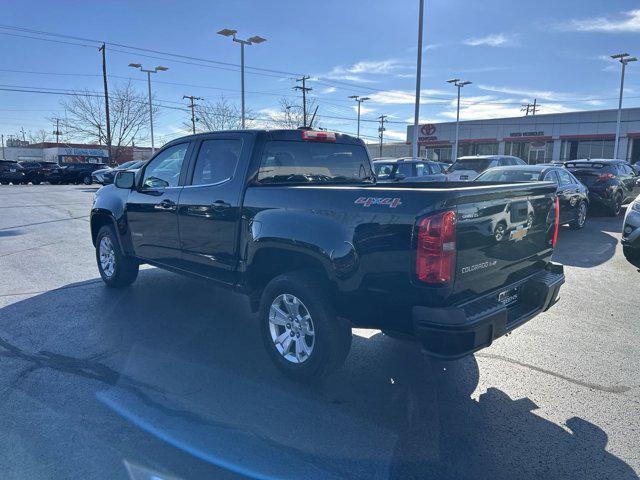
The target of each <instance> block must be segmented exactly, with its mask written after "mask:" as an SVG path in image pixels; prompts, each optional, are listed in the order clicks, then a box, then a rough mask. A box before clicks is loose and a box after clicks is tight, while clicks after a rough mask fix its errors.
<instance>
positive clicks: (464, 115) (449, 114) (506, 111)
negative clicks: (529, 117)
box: [439, 97, 573, 120]
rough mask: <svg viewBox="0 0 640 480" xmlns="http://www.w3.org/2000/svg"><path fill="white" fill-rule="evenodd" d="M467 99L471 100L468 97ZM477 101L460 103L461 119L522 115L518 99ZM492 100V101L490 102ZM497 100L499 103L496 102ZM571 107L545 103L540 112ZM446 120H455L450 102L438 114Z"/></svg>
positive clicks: (560, 110)
mask: <svg viewBox="0 0 640 480" xmlns="http://www.w3.org/2000/svg"><path fill="white" fill-rule="evenodd" d="M468 100H473V98H470V99H468ZM476 101H477V103H473V102H469V103H466V104H465V103H463V104H461V105H460V119H461V120H484V119H490V118H509V117H521V116H522V115H523V113H522V110H521V109H520V108H521V107H520V105H519V104H518V101H517V100H515V99H501V100H496V99H493V100H491V97H489V98H487V97H478V98H477V99H476ZM491 101H493V102H494V103H491ZM496 102H499V103H496ZM572 110H573V109H570V108H567V107H565V106H564V105H561V104H558V103H545V104H544V105H542V107H541V110H540V113H562V112H570V111H572ZM439 115H440V116H441V117H443V118H445V119H447V120H455V118H456V106H455V104H454V103H453V102H452V104H451V106H450V107H449V109H447V110H445V111H443V112H441V113H440V114H439Z"/></svg>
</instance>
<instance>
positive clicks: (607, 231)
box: [553, 212, 624, 268]
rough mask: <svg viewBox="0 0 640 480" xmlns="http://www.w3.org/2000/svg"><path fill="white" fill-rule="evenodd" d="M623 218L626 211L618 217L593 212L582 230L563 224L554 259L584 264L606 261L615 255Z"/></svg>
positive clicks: (596, 263)
mask: <svg viewBox="0 0 640 480" xmlns="http://www.w3.org/2000/svg"><path fill="white" fill-rule="evenodd" d="M623 222H624V212H623V213H621V214H620V215H618V216H617V217H615V218H614V217H605V216H589V218H588V219H587V223H586V225H585V226H584V228H582V229H581V230H571V229H570V228H568V227H562V228H561V229H560V232H559V235H558V244H557V246H556V250H555V252H554V254H553V260H555V261H556V262H560V263H562V264H563V265H568V266H572V267H580V268H591V267H597V266H598V265H602V264H603V263H605V262H607V261H609V260H610V259H611V258H612V257H613V256H614V255H615V252H616V247H617V245H618V244H619V243H620V240H619V236H620V234H621V233H622V224H623Z"/></svg>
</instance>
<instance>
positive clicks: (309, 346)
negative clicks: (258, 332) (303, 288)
mask: <svg viewBox="0 0 640 480" xmlns="http://www.w3.org/2000/svg"><path fill="white" fill-rule="evenodd" d="M269 332H270V333H271V340H272V341H273V344H274V346H275V348H276V350H277V351H278V353H280V355H282V357H283V358H284V359H285V360H287V361H289V362H291V363H298V364H299V363H303V362H306V361H307V360H308V359H309V357H310V356H311V354H312V353H313V347H314V345H315V328H314V325H313V320H312V319H311V314H310V313H309V310H308V309H307V307H306V306H305V305H304V303H302V301H301V300H300V299H299V298H298V297H296V296H295V295H292V294H290V293H283V294H281V295H278V296H277V297H276V298H275V299H274V300H273V302H272V303H271V307H270V308H269Z"/></svg>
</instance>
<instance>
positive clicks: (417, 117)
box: [411, 0, 424, 158]
mask: <svg viewBox="0 0 640 480" xmlns="http://www.w3.org/2000/svg"><path fill="white" fill-rule="evenodd" d="M423 17H424V0H420V9H419V13H418V60H417V62H416V106H415V113H414V117H413V138H412V139H411V143H412V149H411V150H412V156H413V158H418V153H419V151H418V127H419V125H418V124H419V123H420V80H421V78H422V29H423V23H424V21H423Z"/></svg>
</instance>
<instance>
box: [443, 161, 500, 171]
mask: <svg viewBox="0 0 640 480" xmlns="http://www.w3.org/2000/svg"><path fill="white" fill-rule="evenodd" d="M490 164H491V159H489V158H473V159H464V160H458V161H457V162H456V163H454V164H453V165H451V166H450V167H449V172H455V171H459V170H473V171H474V172H482V171H484V170H486V169H487V168H488V167H489V165H490Z"/></svg>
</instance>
